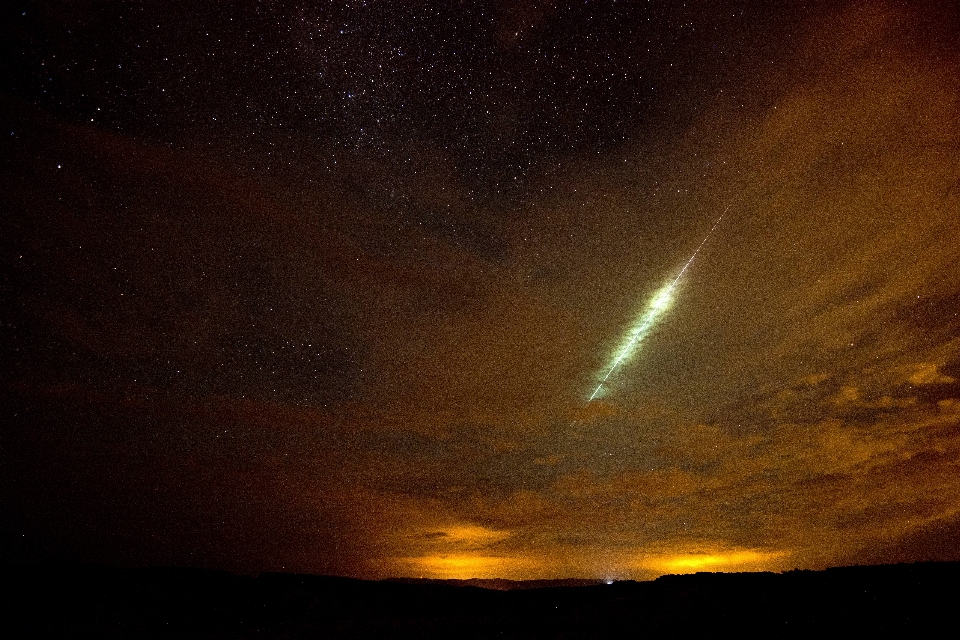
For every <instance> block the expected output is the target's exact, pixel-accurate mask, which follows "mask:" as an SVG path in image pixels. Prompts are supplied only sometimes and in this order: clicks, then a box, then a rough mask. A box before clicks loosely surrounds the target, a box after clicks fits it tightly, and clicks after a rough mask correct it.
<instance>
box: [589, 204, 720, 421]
mask: <svg viewBox="0 0 960 640" xmlns="http://www.w3.org/2000/svg"><path fill="white" fill-rule="evenodd" d="M729 208H730V207H729V206H728V207H727V209H729ZM726 214H727V211H726V210H724V212H723V213H722V214H721V215H720V217H719V218H717V221H716V222H714V223H713V227H711V228H710V231H709V232H708V233H707V235H706V237H705V238H704V239H703V241H702V242H701V243H700V246H698V247H697V250H696V251H694V252H693V255H692V256H690V259H689V260H687V263H686V264H685V265H683V268H682V269H680V273H678V274H677V277H676V278H674V279H673V282H671V283H670V284H668V285H667V286H666V287H664V288H663V289H660V291H658V292H657V294H656V295H655V296H653V298H652V299H651V300H650V304H649V305H647V309H646V311H645V312H644V313H643V315H642V316H640V319H639V320H638V321H637V322H636V324H634V326H633V328H632V329H631V330H630V333H628V334H627V338H626V340H625V343H624V346H623V347H622V348H621V349H620V351H619V353H617V356H616V357H615V358H614V359H613V364H611V365H610V368H609V369H607V373H606V375H605V376H603V379H602V380H600V384H599V385H597V388H596V389H595V390H594V392H593V393H592V394H590V399H589V400H587V402H592V401H593V399H594V398H596V397H597V394H598V393H600V389H602V388H603V385H604V384H606V382H607V379H608V378H609V377H610V376H611V375H612V374H613V372H614V371H616V369H617V367H619V366H620V363H621V362H623V360H624V359H625V358H627V357H628V356H629V355H630V354H631V353H633V351H634V350H635V349H636V347H637V345H638V344H640V342H641V341H642V340H643V339H644V337H645V336H646V335H647V333H648V332H649V331H650V327H652V326H653V323H654V322H655V321H656V319H657V318H658V317H660V316H661V315H662V314H663V312H665V311H666V310H667V309H669V308H670V303H671V302H672V301H673V290H674V288H675V287H676V286H677V283H678V282H680V278H682V277H683V274H684V272H685V271H686V270H687V268H688V267H689V266H690V265H691V263H693V259H694V258H696V257H697V254H698V253H700V249H702V248H703V245H705V244H706V243H707V240H709V239H710V235H711V234H712V233H713V230H714V229H716V228H717V225H719V224H720V221H721V220H723V216H725V215H726Z"/></svg>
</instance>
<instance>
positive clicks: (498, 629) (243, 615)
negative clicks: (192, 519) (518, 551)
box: [0, 562, 960, 639]
mask: <svg viewBox="0 0 960 640" xmlns="http://www.w3.org/2000/svg"><path fill="white" fill-rule="evenodd" d="M958 578H960V563H932V562H931V563H918V564H910V565H906V564H904V565H886V566H874V567H846V568H837V569H828V570H826V571H816V572H815V571H792V572H788V573H784V574H774V573H740V574H734V573H731V574H707V573H702V574H696V575H687V576H665V577H662V578H659V579H658V580H655V581H653V582H618V583H615V584H612V585H594V586H575V587H546V588H535V589H515V590H509V591H502V590H501V591H498V590H493V589H482V588H478V587H473V586H457V585H452V584H443V583H431V582H427V583H412V584H411V583H405V582H396V581H384V582H368V581H362V580H352V579H349V578H333V577H321V576H308V575H292V574H262V575H260V576H259V577H256V578H252V577H243V576H236V575H233V574H230V573H226V572H221V571H207V570H200V569H177V568H153V569H116V568H107V567H98V566H89V565H56V566H53V565H43V566H7V567H4V568H3V590H2V607H3V611H2V618H0V635H2V637H4V638H11V639H13V638H80V637H83V638H603V637H612V638H624V637H630V638H649V637H654V638H655V637H685V636H693V637H704V636H715V635H717V634H719V633H721V632H726V633H732V635H733V637H743V636H745V635H750V636H756V635H763V636H766V637H817V636H824V635H826V636H837V635H840V634H845V635H846V634H850V635H853V636H855V637H869V636H870V635H876V634H881V635H887V634H897V635H903V636H905V637H910V636H916V635H917V634H918V633H922V634H923V635H926V632H929V631H931V630H938V631H940V633H939V634H937V635H944V634H945V635H946V636H950V635H952V633H954V632H955V631H956V628H957V625H958V624H960V604H958V603H960V588H958V584H960V582H958Z"/></svg>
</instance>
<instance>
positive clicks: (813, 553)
mask: <svg viewBox="0 0 960 640" xmlns="http://www.w3.org/2000/svg"><path fill="white" fill-rule="evenodd" d="M8 5H9V6H8ZM774 7H775V8H774ZM3 11H4V15H3V18H2V20H0V22H2V24H3V26H2V33H0V47H2V57H3V64H2V72H0V73H2V76H0V78H2V80H0V90H2V93H0V117H2V128H0V171H2V175H0V180H2V182H0V184H2V189H0V192H2V196H0V203H2V216H0V221H2V227H0V264H2V266H0V291H2V293H0V320H2V328H0V353H2V365H0V366H2V368H0V407H2V409H0V411H2V414H0V415H2V432H0V434H2V435H0V477H2V495H0V499H2V519H0V534H2V538H0V548H2V549H0V553H2V559H3V560H4V561H6V562H37V561H62V560H67V561H81V562H103V563H108V564H115V565H123V566H146V565H186V566H199V567H215V568H224V569H229V570H233V571H240V572H247V573H256V572H259V571H266V570H283V571H297V572H310V573H325V574H337V575H347V576H355V577H367V578H382V577H387V576H423V577H436V578H470V577H504V578H512V579H528V578H554V577H598V578H634V579H645V578H651V577H654V576H656V575H660V574H664V573H682V572H689V571H698V570H715V571H743V570H784V569H791V568H795V567H801V568H821V567H825V566H834V565H843V564H853V563H877V562H898V561H916V560H931V559H941V560H945V559H953V560H958V559H960V81H958V78H960V38H958V34H960V5H957V4H955V3H952V2H942V1H933V0H931V1H929V2H915V3H904V2H898V3H884V2H863V3H851V2H836V1H835V2H827V1H816V0H814V1H808V2H783V3H779V2H778V3H773V2H768V1H766V0H764V1H760V0H742V1H727V2H721V1H719V0H717V1H713V0H698V1H693V2H686V3H682V2H672V1H671V2H667V1H662V2H623V1H621V2H614V1H613V0H609V1H599V0H598V1H593V0H590V1H587V2H582V1H578V2H556V1H551V0H518V1H517V2H506V1H493V0H490V1H481V2H459V3H458V2H453V1H444V2H422V3H414V2H375V1H369V2H339V1H337V2H315V3H305V2H283V1H275V2H267V1H265V2H253V1H237V2H215V3H214V2H192V3H173V2H162V1H159V0H157V1H154V0H145V1H142V2H103V1H96V2H94V1H80V2H76V1H71V2H67V1H63V2H56V1H47V2H26V3H22V2H21V3H7V4H5V8H4V9H3ZM724 212H726V213H725V214H724ZM721 214H724V215H723V219H722V220H720V223H719V224H718V225H717V226H716V228H715V230H714V231H713V233H712V234H711V235H710V237H709V238H708V239H707V241H706V242H705V243H704V244H703V246H702V248H701V249H700V251H699V253H697V255H696V257H695V259H694V260H693V262H691V263H690V265H689V267H688V268H687V270H686V271H685V272H684V274H683V277H682V278H681V279H680V280H679V281H678V283H677V286H676V288H675V289H674V290H673V291H672V294H673V295H672V296H671V300H670V304H669V305H666V307H665V308H664V309H663V310H662V313H660V315H658V316H657V318H656V319H655V320H654V321H653V322H652V323H650V326H649V331H648V332H647V333H646V334H645V335H644V336H643V337H642V340H639V343H638V345H637V348H636V350H635V352H634V353H633V354H632V355H631V356H630V357H625V358H624V359H623V360H622V362H621V363H620V364H619V365H618V367H617V368H616V370H615V371H614V372H613V374H612V375H611V376H610V377H609V379H608V380H607V383H606V384H605V385H604V388H603V389H602V391H601V393H599V394H598V396H597V397H596V398H595V399H594V400H593V401H588V398H589V397H590V395H591V393H592V392H593V390H594V389H596V387H597V385H598V383H599V381H600V379H602V377H603V376H604V374H605V373H606V372H607V371H608V370H609V368H610V364H611V362H613V361H614V359H615V358H616V357H617V355H618V354H619V352H620V348H621V346H622V344H623V343H624V340H625V339H628V338H629V336H630V331H631V329H632V328H634V327H635V326H636V324H637V322H638V319H639V318H641V317H642V314H643V313H644V312H645V310H646V309H648V308H649V304H650V302H651V299H652V298H653V297H654V296H655V295H656V293H657V292H658V291H660V290H662V288H663V287H664V286H665V285H669V284H670V282H672V281H673V280H674V278H676V276H677V275H678V274H679V272H680V270H681V269H682V268H683V266H684V264H685V263H686V262H687V260H688V259H689V258H690V257H691V255H693V253H694V251H695V250H696V249H697V247H698V246H699V245H700V243H701V242H702V241H703V240H704V238H705V237H706V236H707V234H708V232H709V231H710V229H711V228H712V227H713V226H714V224H715V223H716V222H717V220H718V218H720V216H721Z"/></svg>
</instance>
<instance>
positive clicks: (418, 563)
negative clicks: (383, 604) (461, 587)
mask: <svg viewBox="0 0 960 640" xmlns="http://www.w3.org/2000/svg"><path fill="white" fill-rule="evenodd" d="M401 562H402V564H404V565H406V566H408V567H411V568H412V569H413V570H414V573H415V575H417V576H419V577H424V578H440V579H448V580H449V579H454V580H469V579H470V578H503V577H505V576H509V575H514V574H515V573H516V572H517V571H518V570H520V569H523V568H525V567H526V566H527V564H528V563H527V562H526V561H524V560H522V559H520V558H515V557H509V556H482V555H472V554H449V555H433V556H422V557H416V558H402V559H401Z"/></svg>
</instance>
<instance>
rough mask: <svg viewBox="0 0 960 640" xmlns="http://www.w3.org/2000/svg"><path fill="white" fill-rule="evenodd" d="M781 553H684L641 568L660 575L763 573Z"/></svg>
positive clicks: (751, 551)
mask: <svg viewBox="0 0 960 640" xmlns="http://www.w3.org/2000/svg"><path fill="white" fill-rule="evenodd" d="M784 555H786V554H785V553H783V552H762V551H754V550H750V549H738V550H732V551H720V552H714V553H684V554H675V555H666V556H661V557H656V558H651V559H650V560H648V561H645V562H644V563H643V564H642V566H643V567H644V568H646V569H652V570H654V571H658V572H662V573H695V572H697V571H731V570H733V571H763V570H768V569H769V566H766V567H765V566H764V565H765V564H768V563H770V562H771V561H772V560H775V559H777V558H782V557H783V556H784Z"/></svg>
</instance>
